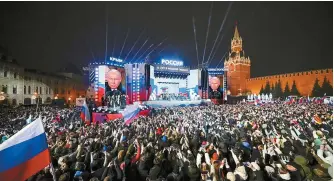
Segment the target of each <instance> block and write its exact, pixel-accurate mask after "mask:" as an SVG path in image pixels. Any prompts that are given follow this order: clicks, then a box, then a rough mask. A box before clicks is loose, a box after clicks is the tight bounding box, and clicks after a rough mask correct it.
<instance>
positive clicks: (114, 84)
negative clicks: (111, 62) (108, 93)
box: [106, 69, 122, 89]
mask: <svg viewBox="0 0 334 181" xmlns="http://www.w3.org/2000/svg"><path fill="white" fill-rule="evenodd" d="M106 81H107V82H108V85H109V87H110V89H117V88H118V86H119V85H120V83H121V82H122V75H121V73H120V72H119V71H118V70H116V69H111V70H109V71H108V72H107V73H106Z"/></svg>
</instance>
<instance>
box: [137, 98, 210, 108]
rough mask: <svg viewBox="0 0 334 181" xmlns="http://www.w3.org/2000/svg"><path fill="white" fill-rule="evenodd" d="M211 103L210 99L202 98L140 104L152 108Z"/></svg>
mask: <svg viewBox="0 0 334 181" xmlns="http://www.w3.org/2000/svg"><path fill="white" fill-rule="evenodd" d="M210 103H212V102H211V100H210V99H202V100H192V101H175V100H173V101H164V100H159V101H145V102H143V103H142V104H143V105H147V106H150V107H152V108H159V107H176V106H181V107H185V106H198V105H206V104H210Z"/></svg>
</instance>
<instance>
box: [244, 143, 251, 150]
mask: <svg viewBox="0 0 334 181" xmlns="http://www.w3.org/2000/svg"><path fill="white" fill-rule="evenodd" d="M242 146H243V147H245V148H247V149H249V150H251V147H250V144H249V143H248V142H246V141H244V142H242Z"/></svg>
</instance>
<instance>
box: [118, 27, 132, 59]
mask: <svg viewBox="0 0 334 181" xmlns="http://www.w3.org/2000/svg"><path fill="white" fill-rule="evenodd" d="M129 32H130V29H128V32H127V33H126V36H125V39H124V43H123V46H122V49H121V53H120V54H119V56H118V59H119V58H120V57H121V55H122V52H123V48H124V45H125V42H126V40H127V39H128V35H129Z"/></svg>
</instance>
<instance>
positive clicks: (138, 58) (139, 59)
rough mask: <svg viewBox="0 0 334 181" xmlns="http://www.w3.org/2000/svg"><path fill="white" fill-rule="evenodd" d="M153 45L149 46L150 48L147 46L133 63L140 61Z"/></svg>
mask: <svg viewBox="0 0 334 181" xmlns="http://www.w3.org/2000/svg"><path fill="white" fill-rule="evenodd" d="M153 45H154V44H151V46H149V47H148V48H147V49H146V50H145V51H144V53H142V54H141V55H140V56H139V57H138V59H137V60H136V61H135V62H137V61H138V60H140V58H141V57H142V56H143V55H144V54H145V53H146V52H147V51H148V50H149V49H150V48H151V47H152V46H153Z"/></svg>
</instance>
